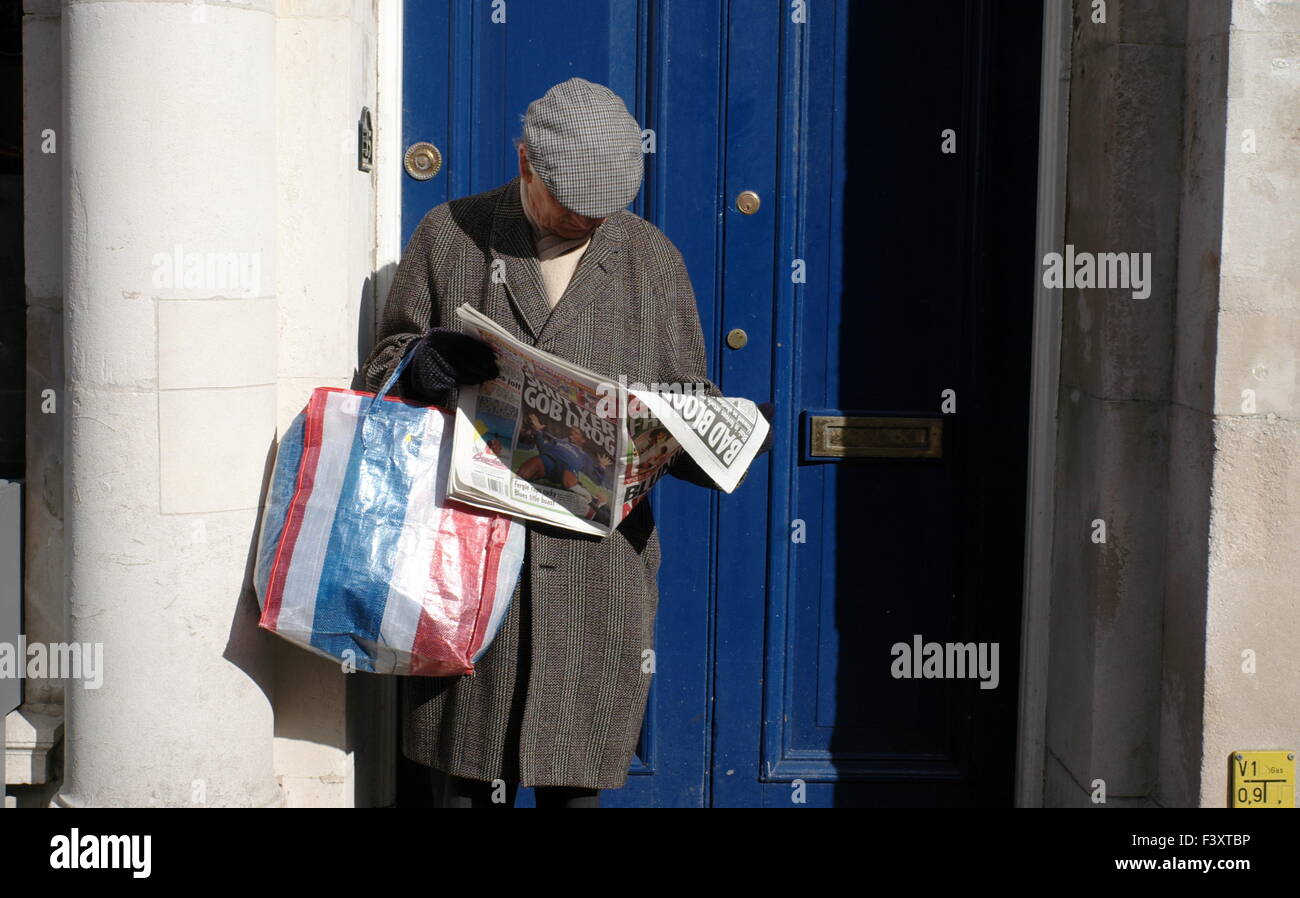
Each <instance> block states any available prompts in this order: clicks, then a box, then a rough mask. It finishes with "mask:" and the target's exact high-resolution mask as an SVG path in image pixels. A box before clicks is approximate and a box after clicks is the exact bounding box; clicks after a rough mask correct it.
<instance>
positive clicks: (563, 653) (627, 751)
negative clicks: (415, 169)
mask: <svg viewBox="0 0 1300 898" xmlns="http://www.w3.org/2000/svg"><path fill="white" fill-rule="evenodd" d="M517 144H518V153H519V176H518V177H517V178H514V179H512V180H511V181H510V182H509V183H508V184H506V185H504V186H502V187H498V188H496V189H493V190H489V191H487V192H484V193H480V194H477V195H475V196H470V197H466V198H464V199H458V200H453V201H451V202H448V203H443V204H442V205H439V206H436V207H435V208H433V209H431V210H430V211H429V212H428V213H427V214H426V215H425V216H424V219H423V220H422V221H421V222H420V224H419V226H418V227H417V228H416V230H415V233H414V235H413V236H412V237H411V241H410V243H409V244H408V245H407V247H406V251H405V253H404V254H403V256H402V260H401V264H400V265H399V267H398V270H397V275H396V278H395V280H394V282H393V287H392V290H391V292H390V293H389V296H388V301H387V304H386V306H385V309H384V318H383V324H382V327H381V331H380V333H379V335H378V342H377V344H376V346H375V348H374V351H373V352H372V353H371V355H370V357H369V359H368V360H367V361H366V364H365V377H366V381H367V384H368V386H369V388H370V389H371V390H378V389H379V388H380V386H381V385H382V384H383V382H384V381H385V380H386V379H387V377H388V376H389V375H390V374H391V373H392V371H393V369H394V367H395V366H396V364H397V362H398V361H399V360H400V359H401V358H402V357H403V355H404V354H405V353H407V352H412V353H414V355H413V357H412V360H411V363H410V364H409V365H408V366H407V368H406V372H405V373H404V375H403V378H402V379H401V382H400V383H399V384H398V385H397V389H398V392H399V393H400V394H401V395H403V396H404V397H407V398H413V399H416V400H420V401H428V402H433V403H437V404H440V405H444V406H447V407H450V406H451V404H452V403H454V402H455V393H456V387H457V386H459V385H463V384H469V383H480V382H482V381H484V380H487V379H490V378H492V377H494V376H496V373H497V369H496V364H495V362H494V359H493V355H492V352H491V350H490V349H489V348H488V347H487V346H485V345H484V344H482V343H480V342H478V341H477V340H474V339H473V338H471V337H469V336H468V335H466V334H463V333H461V332H460V330H459V323H458V319H457V318H456V317H455V316H454V314H453V310H454V309H455V308H456V307H457V306H458V305H460V304H461V303H465V302H467V303H470V304H472V305H473V306H474V307H475V308H477V309H478V310H479V311H481V312H483V313H484V314H486V315H488V316H489V317H491V318H492V319H493V320H495V321H496V322H497V323H499V324H500V325H502V326H503V327H504V328H506V329H507V330H508V331H509V332H510V333H511V334H513V335H514V336H516V337H518V338H519V339H521V340H522V341H524V342H526V343H528V344H530V345H534V346H537V347H538V348H541V349H545V350H547V351H548V352H551V353H554V354H555V355H558V356H561V357H562V358H565V359H568V360H570V361H572V362H575V363H577V364H579V365H582V366H584V367H587V368H589V369H592V370H594V371H596V372H597V373H599V374H601V375H604V376H606V377H608V378H609V379H610V380H611V381H614V380H616V379H617V378H618V377H619V375H624V376H625V377H626V378H627V382H629V383H631V382H634V381H640V382H642V383H650V382H653V381H659V382H665V383H667V382H679V383H690V384H702V385H703V389H704V390H705V392H707V393H709V394H711V395H719V391H718V389H717V387H716V386H714V385H713V384H712V383H710V382H709V381H708V380H707V378H706V377H705V371H706V361H705V355H704V340H703V335H702V334H701V331H700V322H699V314H698V312H697V310H696V307H695V296H694V294H693V292H692V290H691V283H690V279H689V277H688V276H687V273H686V266H685V264H684V263H683V261H682V256H681V253H679V252H678V250H677V248H676V247H675V246H673V244H672V242H671V241H669V240H668V238H667V237H665V236H664V234H663V233H662V232H661V231H660V230H659V229H658V228H656V227H655V226H654V225H652V224H650V223H649V222H647V221H645V220H643V219H641V218H639V217H638V216H636V215H633V214H632V213H630V212H627V211H625V207H626V206H627V205H628V204H629V203H630V202H631V201H632V200H633V198H634V197H635V196H636V193H637V191H638V190H639V189H640V184H641V178H642V166H643V161H642V154H641V129H640V127H639V126H638V125H637V123H636V121H635V120H634V119H633V118H632V117H631V116H630V115H629V114H628V112H627V108H626V107H625V106H624V104H623V102H622V101H621V100H620V99H619V98H618V96H617V95H615V94H614V93H613V92H612V91H610V90H609V89H608V88H606V87H603V86H601V85H598V84H593V83H591V82H589V81H585V80H583V79H581V78H570V79H569V80H568V81H565V82H563V83H562V84H558V85H556V86H555V87H553V88H551V89H550V90H549V91H547V92H546V94H545V96H543V97H541V98H540V99H538V100H536V101H534V102H533V103H532V104H530V105H529V107H528V111H527V115H526V116H525V118H524V128H523V138H522V140H521V141H517ZM765 412H766V409H765ZM669 470H670V472H671V473H673V474H674V475H676V476H678V477H681V478H683V479H686V480H690V481H691V482H694V483H698V484H701V485H704V486H713V484H712V482H711V481H710V480H709V479H708V477H707V476H706V475H704V473H703V472H702V471H701V470H700V469H699V468H698V467H697V466H696V465H695V464H694V463H693V462H692V461H691V460H690V459H689V458H688V457H686V456H685V454H684V453H683V454H682V455H680V456H679V457H678V459H676V460H675V461H674V463H673V464H672V466H670V468H669ZM659 560H660V559H659V537H658V534H657V533H656V531H655V522H654V518H653V513H652V511H651V509H650V505H649V503H648V502H642V503H640V504H639V505H638V506H637V507H636V509H635V510H634V511H633V512H632V514H630V515H629V516H628V517H627V518H626V519H625V520H624V521H623V522H622V523H621V524H620V526H619V527H618V528H617V529H616V530H615V531H614V532H613V533H612V534H611V535H610V536H608V537H606V538H604V539H598V538H594V537H586V536H583V535H580V534H575V533H573V532H570V531H561V530H558V529H556V528H551V527H547V526H544V525H538V524H532V523H530V524H529V525H528V536H527V553H526V556H525V562H524V569H523V573H522V575H521V577H520V583H519V586H518V588H517V589H516V591H515V595H514V600H513V602H512V604H511V607H510V611H509V614H508V615H507V618H506V620H505V621H504V623H503V624H502V626H501V629H500V631H499V633H498V635H497V637H496V639H495V640H494V642H493V644H492V647H491V648H490V649H489V651H488V652H487V654H486V655H485V656H484V657H483V659H482V661H481V662H480V664H479V665H478V667H477V672H476V674H474V675H472V676H464V677H454V678H426V677H410V678H405V679H404V680H403V683H402V687H403V688H402V693H403V700H402V709H403V739H402V750H403V753H404V754H405V755H406V756H407V757H408V758H411V759H412V760H415V761H418V762H420V763H422V764H426V765H428V766H430V767H433V768H435V769H437V770H440V771H443V772H444V773H445V774H446V776H444V777H443V778H442V779H443V783H444V794H443V796H442V802H443V806H452V807H474V806H497V807H512V806H513V804H514V795H515V791H516V788H517V786H518V785H520V784H522V785H529V786H534V787H537V789H536V794H537V800H538V803H539V805H552V806H563V807H597V806H599V790H600V789H612V788H617V787H620V786H622V785H623V784H624V782H625V781H626V779H627V773H628V767H629V765H630V763H631V760H632V755H633V752H634V751H635V748H636V744H637V738H638V734H639V732H640V730H641V722H642V718H643V716H644V712H645V704H646V694H647V691H648V690H649V688H650V677H651V674H650V673H649V672H648V671H647V670H646V669H645V663H644V662H645V657H646V655H645V653H646V651H647V650H649V649H651V648H653V645H654V622H655V611H656V607H657V602H658V593H657V589H656V583H655V577H656V574H657V572H658V569H659ZM493 781H498V782H497V783H496V785H495V788H494V782H493ZM494 799H495V800H494Z"/></svg>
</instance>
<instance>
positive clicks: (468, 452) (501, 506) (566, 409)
mask: <svg viewBox="0 0 1300 898" xmlns="http://www.w3.org/2000/svg"><path fill="white" fill-rule="evenodd" d="M456 314H457V316H458V317H459V318H460V319H461V320H462V321H463V322H464V323H465V324H466V326H467V327H466V332H467V333H469V334H470V335H471V336H474V337H477V338H478V339H480V340H482V341H483V342H485V343H487V344H488V345H489V346H491V347H492V349H493V350H494V351H495V352H496V356H497V366H498V367H499V369H500V375H499V376H498V377H496V378H493V379H492V380H490V381H487V382H485V383H482V384H478V385H477V386H463V387H461V388H460V390H459V392H458V395H457V404H456V423H455V427H454V429H453V436H452V464H451V477H450V481H449V483H448V487H447V495H448V496H449V497H450V498H452V499H456V500H458V501H460V502H464V503H467V504H469V505H476V506H479V507H481V508H489V509H493V510H495V511H503V512H505V513H506V514H510V515H513V516H515V517H520V518H525V519H528V520H533V521H540V522H543V523H547V524H553V525H555V526H558V527H564V528H568V529H570V530H576V531H578V532H580V533H589V534H594V535H597V536H607V535H608V534H609V533H610V532H611V531H612V530H613V529H614V528H615V527H617V526H618V525H619V522H620V521H622V520H623V518H625V517H626V516H627V515H628V513H629V512H631V510H632V509H633V508H635V507H636V505H637V503H639V502H640V501H641V500H642V499H644V498H645V496H646V494H647V493H648V492H649V491H650V488H651V487H652V486H654V484H655V482H656V481H658V480H659V478H660V477H662V476H663V475H664V474H665V473H666V472H667V470H668V466H669V465H670V464H671V463H672V461H673V460H674V459H675V458H676V457H677V454H678V453H679V452H687V453H689V454H690V455H691V457H692V458H693V459H694V460H695V462H696V463H697V464H698V465H699V466H700V468H701V469H702V470H703V471H704V472H705V473H706V474H707V475H708V476H709V477H710V478H712V480H713V482H714V483H716V484H717V485H718V486H719V487H720V488H721V489H722V490H724V491H725V492H728V493H729V492H731V491H732V490H734V489H735V488H736V484H738V483H739V482H740V480H741V478H742V477H743V476H744V473H745V470H746V469H747V468H748V467H749V463H750V462H751V461H753V460H754V456H755V455H756V454H757V453H758V449H759V447H760V446H761V445H762V443H763V440H764V438H765V437H766V436H767V430H768V423H767V419H766V418H764V417H763V414H762V413H761V412H760V411H759V410H758V406H756V405H755V404H754V403H753V402H751V401H750V400H748V399H739V398H730V397H720V396H706V395H705V394H704V392H703V389H702V385H700V384H649V385H644V384H632V385H630V387H629V385H628V384H626V383H624V382H623V381H622V379H620V381H619V382H618V383H612V382H610V381H609V379H608V378H604V377H601V376H600V375H598V374H596V373H595V372H593V371H589V370H587V369H586V368H582V367H580V366H578V365H574V364H573V363H571V362H567V361H565V360H564V359H561V358H559V357H557V356H554V355H552V354H550V353H548V352H545V351H543V350H540V349H537V348H535V347H532V346H528V345H527V344H525V343H521V342H520V341H519V340H517V339H515V338H514V337H512V336H511V335H510V334H509V333H507V332H506V331H505V330H504V329H503V328H502V327H500V326H499V325H498V324H497V323H496V322H494V321H492V319H490V318H488V317H487V316H485V315H483V314H482V313H481V312H479V311H477V310H476V309H474V308H472V307H470V306H468V305H462V306H460V307H459V308H457V310H456Z"/></svg>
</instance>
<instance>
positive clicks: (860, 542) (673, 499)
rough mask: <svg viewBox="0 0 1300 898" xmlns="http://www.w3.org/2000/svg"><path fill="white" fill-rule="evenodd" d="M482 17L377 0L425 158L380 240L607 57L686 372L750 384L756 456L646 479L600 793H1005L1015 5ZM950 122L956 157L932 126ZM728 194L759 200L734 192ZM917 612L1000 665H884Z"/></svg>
mask: <svg viewBox="0 0 1300 898" xmlns="http://www.w3.org/2000/svg"><path fill="white" fill-rule="evenodd" d="M799 9H803V10H804V11H806V16H807V18H806V21H802V22H801V21H796V19H797V17H798V12H797V11H798V10H799ZM505 10H506V15H507V21H506V22H505V23H494V22H493V12H494V10H493V6H492V4H491V3H489V2H470V0H452V2H450V3H449V2H447V0H406V6H405V23H406V24H405V51H404V52H405V59H404V102H403V110H404V122H403V132H404V137H405V142H406V143H407V144H410V143H412V142H415V141H418V140H427V141H431V142H433V143H435V144H436V145H438V146H439V147H440V149H442V151H443V154H444V168H443V171H442V172H441V173H440V174H439V175H438V176H437V177H435V178H433V179H432V180H430V181H425V182H417V181H414V180H412V179H409V178H406V179H405V180H404V184H405V186H404V190H403V222H402V224H403V231H404V238H406V237H409V235H410V233H411V232H412V230H413V229H414V227H415V225H416V223H418V221H419V220H420V218H421V217H422V216H423V215H424V213H425V212H426V211H427V210H428V209H429V208H430V207H432V206H433V205H436V204H437V203H440V202H443V201H445V200H447V199H449V198H453V197H459V196H466V195H470V194H473V193H477V192H480V191H483V190H487V189H490V188H492V187H496V186H499V185H500V184H502V183H504V182H505V181H507V180H509V179H510V178H511V177H513V176H514V175H515V174H516V173H517V163H516V160H515V151H514V149H513V146H512V143H511V138H513V137H514V136H516V135H517V134H519V132H520V130H521V116H522V115H523V113H524V111H525V110H526V108H527V105H528V103H529V102H531V101H532V100H533V99H535V98H536V97H537V96H540V94H541V93H543V92H544V91H545V90H546V89H547V88H548V87H550V86H551V85H552V84H555V83H557V82H559V81H561V80H564V79H565V78H568V77H570V76H572V75H580V76H582V77H585V78H589V79H591V80H593V81H597V82H600V83H604V84H607V85H609V86H610V87H611V88H612V89H614V90H615V91H616V92H618V93H619V95H620V96H622V97H623V98H624V100H625V101H626V102H627V103H628V106H629V110H630V111H631V112H632V114H633V115H634V116H635V117H636V118H637V120H638V121H639V122H640V123H641V124H642V127H643V128H648V129H651V131H652V132H653V147H654V151H653V153H650V154H647V156H646V169H645V172H646V175H645V182H644V185H643V187H642V191H641V193H640V195H639V196H638V197H637V199H636V201H635V203H634V204H633V206H632V207H631V209H632V211H633V212H635V213H636V214H638V215H641V216H643V217H644V218H646V219H647V220H649V221H652V222H654V223H655V224H657V225H658V226H659V227H660V228H661V229H662V230H663V231H664V232H665V233H666V234H667V235H668V237H669V238H670V239H671V240H672V241H673V242H674V243H675V244H676V245H677V247H678V248H679V249H680V250H681V252H682V254H683V257H684V258H685V260H686V264H687V267H688V270H689V272H690V276H691V282H692V285H693V287H694V291H695V295H696V300H697V304H698V307H699V311H700V319H701V324H702V327H703V329H704V334H705V340H706V349H707V352H708V355H709V360H710V365H711V369H710V376H711V377H713V378H714V380H715V381H717V382H718V383H719V384H720V385H722V387H723V389H724V390H725V391H726V392H727V393H728V394H730V395H744V396H749V397H751V398H754V399H755V400H757V401H762V400H764V399H768V398H772V399H774V401H775V402H776V404H777V408H778V417H777V428H776V434H775V442H774V447H773V451H772V453H771V454H770V455H769V456H767V457H765V458H764V459H762V460H760V462H759V463H758V464H757V465H756V466H755V467H754V469H753V470H752V471H751V473H750V476H749V477H748V479H747V480H746V482H745V484H744V485H743V486H742V487H741V488H740V489H738V490H737V491H736V492H735V493H733V494H731V495H722V494H717V493H712V492H709V491H705V490H702V489H699V488H697V487H693V486H690V485H688V484H684V483H681V482H678V481H675V480H672V479H669V480H668V481H665V482H663V483H661V484H660V485H658V486H657V487H656V489H655V492H654V494H653V495H652V497H651V501H652V503H653V506H654V509H655V515H656V518H657V519H658V521H659V524H660V528H661V539H662V544H663V558H664V562H663V566H662V570H661V574H660V593H661V595H660V604H659V611H658V615H657V637H656V644H657V657H656V673H655V677H654V680H653V685H652V687H651V692H650V701H649V706H648V708H647V714H646V723H645V727H644V729H643V733H642V740H641V745H640V749H639V751H638V753H637V754H638V757H637V759H636V761H635V762H634V763H633V766H632V771H631V775H630V777H629V780H628V784H627V786H626V787H625V788H623V789H621V790H616V791H611V792H606V793H605V794H604V795H603V796H602V802H603V803H604V804H605V805H607V806H618V805H625V806H710V805H712V806H759V805H766V806H786V807H788V806H791V805H792V804H795V803H796V802H793V801H792V798H803V799H804V804H806V805H822V806H829V805H936V804H938V805H960V804H997V803H1003V804H1005V803H1009V802H1010V800H1011V782H1012V772H1013V768H1014V737H1015V718H1014V711H1015V704H1016V695H1015V690H1016V681H1017V671H1018V645H1017V642H1018V633H1019V623H1018V621H1019V607H1020V562H1021V553H1022V547H1023V521H1022V519H1023V507H1024V506H1023V500H1024V494H1023V488H1024V461H1025V450H1026V446H1027V430H1026V428H1027V420H1028V416H1027V402H1028V382H1029V378H1028V362H1029V347H1028V335H1029V324H1030V308H1031V305H1030V303H1031V298H1032V272H1033V271H1034V270H1036V268H1035V266H1034V265H1033V259H1032V254H1033V227H1034V196H1033V190H1034V170H1035V152H1036V137H1035V135H1036V134H1037V126H1036V114H1037V95H1038V87H1037V78H1038V46H1039V40H1040V38H1039V34H1038V27H1039V21H1038V10H1037V9H1035V8H1033V6H1032V5H1026V6H1025V7H1023V8H1022V7H1020V6H1017V7H1015V11H1014V14H1012V13H1011V12H1008V11H1007V9H1006V5H1005V4H1004V5H1003V6H1002V8H1001V9H999V8H998V7H997V6H996V5H995V4H993V3H992V2H976V0H969V2H962V0H952V2H948V3H940V4H929V5H919V6H918V5H916V4H890V3H859V2H853V3H850V2H847V0H812V2H809V3H807V4H806V5H805V4H800V3H790V2H785V0H730V2H727V3H721V2H720V3H716V4H711V3H700V2H698V0H696V2H684V0H659V2H652V0H639V2H635V0H627V2H605V0H554V2H547V3H540V2H538V3H534V2H512V3H508V4H506V5H505ZM947 128H952V129H954V130H955V131H956V140H957V152H956V153H952V154H945V153H942V152H940V144H941V136H940V132H941V131H943V130H944V129H947ZM742 190H753V191H755V192H756V193H758V195H759V197H760V200H761V202H760V205H759V208H758V210H757V211H756V212H755V213H754V214H752V215H746V214H743V213H742V212H740V211H739V210H738V209H737V207H736V205H735V199H736V195H737V194H738V193H739V192H740V191H742ZM796 275H800V276H801V277H802V280H800V279H799V277H796ZM733 328H743V329H744V330H745V331H746V333H747V335H748V343H747V345H746V346H745V347H744V348H743V349H739V350H734V349H730V348H728V346H727V344H726V342H725V341H724V336H725V335H726V333H727V332H728V331H730V330H732V329H733ZM945 390H952V391H955V395H956V403H957V406H956V412H955V413H949V414H945V413H944V412H943V410H942V409H941V408H940V396H941V393H942V391H945ZM816 414H843V415H850V416H872V417H892V416H900V415H907V416H912V417H926V418H937V419H940V420H941V424H942V431H943V438H942V456H941V457H940V458H930V459H925V458H888V459H883V458H844V459H836V460H826V459H814V458H811V457H810V456H809V446H808V444H807V429H808V427H809V424H810V419H811V417H812V416H813V415H816ZM792 528H801V530H802V535H803V541H802V542H798V541H795V540H793V539H792V534H793V532H794V531H793V530H792ZM914 634H922V635H923V637H924V639H925V640H926V641H930V640H934V641H939V642H949V641H953V642H967V641H974V642H998V643H999V646H1000V652H999V662H1000V664H999V667H1000V685H999V687H998V688H997V689H993V690H980V689H979V688H978V684H977V682H976V681H974V680H953V679H930V680H927V679H919V680H910V679H909V680H904V679H894V678H893V677H892V676H891V675H890V667H891V663H892V661H893V656H892V654H891V646H892V645H893V644H895V643H897V642H910V641H911V639H912V637H913V635H914ZM520 795H521V798H520V804H521V805H527V804H530V803H531V801H532V795H531V790H528V789H524V790H521V792H520Z"/></svg>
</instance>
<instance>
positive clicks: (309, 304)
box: [275, 0, 377, 807]
mask: <svg viewBox="0 0 1300 898" xmlns="http://www.w3.org/2000/svg"><path fill="white" fill-rule="evenodd" d="M276 13H277V20H276V44H275V47H276V98H277V104H278V108H279V121H278V125H277V132H276V133H277V147H276V160H277V161H276V184H275V190H276V203H277V209H278V213H279V227H278V231H277V241H276V255H277V262H278V265H277V279H276V293H277V295H278V297H279V302H280V317H279V322H278V327H279V346H280V356H279V371H278V382H279V390H278V399H277V409H278V412H277V415H278V420H279V425H280V431H281V432H283V430H284V428H285V427H286V426H287V425H288V424H289V422H290V421H292V420H293V417H294V416H295V415H297V414H298V412H299V411H301V410H302V408H303V406H304V405H306V403H307V399H308V397H309V396H310V395H311V391H312V389H313V388H315V387H320V386H337V387H348V388H351V387H353V386H354V385H355V386H358V387H359V388H360V389H365V386H364V385H363V384H354V376H355V374H356V372H357V370H358V368H359V365H360V362H361V361H363V360H364V358H365V357H366V356H367V355H368V354H369V351H370V346H371V344H372V342H373V325H372V314H371V310H372V309H373V304H374V299H373V295H372V293H373V291H372V288H371V285H372V284H373V281H374V278H373V276H372V273H373V271H374V267H375V263H374V246H375V193H374V188H373V173H366V172H362V171H360V170H358V167H357V122H358V119H359V117H360V115H361V109H362V107H363V106H364V107H368V108H369V109H370V111H371V120H372V124H375V125H376V126H377V120H376V118H377V116H376V112H377V110H376V44H377V34H376V29H377V25H376V17H375V7H374V3H373V2H371V0H355V2H350V0H278V2H277V6H276ZM275 658H276V740H275V752H276V755H275V757H276V762H275V763H276V774H277V776H278V777H279V779H280V783H281V785H282V787H283V788H284V790H285V794H286V799H287V801H288V803H289V804H290V805H291V806H328V807H347V806H351V805H352V804H353V803H354V800H355V796H356V792H357V788H358V786H357V782H356V772H357V771H356V763H355V762H356V756H357V749H358V746H357V745H356V744H355V740H354V738H353V737H352V736H351V735H350V733H349V731H348V726H347V722H348V715H349V707H350V704H351V705H353V706H355V704H356V701H355V698H354V700H353V701H352V702H351V703H350V702H349V689H348V685H349V684H348V682H347V677H346V676H345V675H344V674H343V673H342V672H341V670H340V669H339V666H338V665H336V664H332V663H330V662H329V661H327V660H325V659H323V658H318V657H316V656H314V655H311V654H309V653H307V652H305V651H302V650H300V649H298V648H296V647H295V646H292V645H288V644H278V643H277V644H276V646H275ZM358 676H365V675H358ZM353 713H358V714H359V713H364V711H363V710H361V709H355V708H354V711H353Z"/></svg>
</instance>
